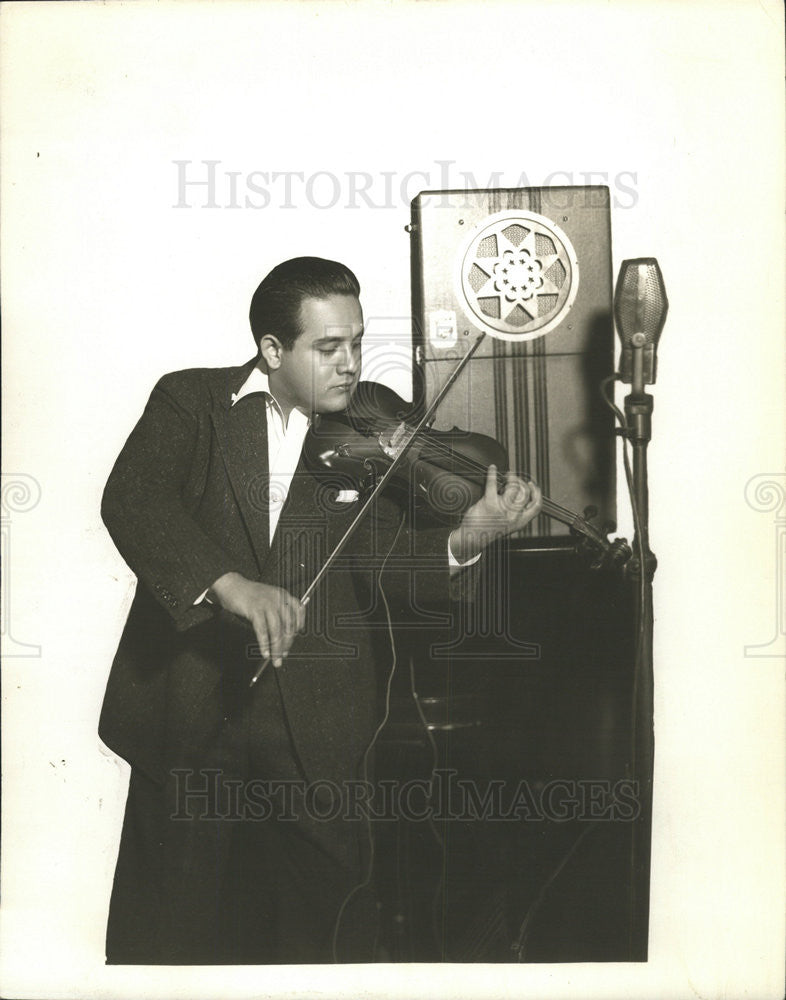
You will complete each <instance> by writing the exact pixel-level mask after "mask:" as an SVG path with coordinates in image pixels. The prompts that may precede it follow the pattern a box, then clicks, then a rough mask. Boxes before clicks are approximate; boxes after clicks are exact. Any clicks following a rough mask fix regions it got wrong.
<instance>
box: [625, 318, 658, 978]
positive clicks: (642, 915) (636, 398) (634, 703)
mask: <svg viewBox="0 0 786 1000" xmlns="http://www.w3.org/2000/svg"><path fill="white" fill-rule="evenodd" d="M637 341H638V343H637ZM632 346H633V378H632V384H631V392H630V393H629V395H627V396H626V397H625V404H624V405H625V419H626V436H627V438H628V440H629V441H630V442H631V447H632V450H633V496H632V503H633V512H634V520H635V533H634V536H633V546H632V549H633V553H632V556H631V558H630V559H629V560H628V562H627V563H626V565H625V574H626V576H627V579H628V580H629V581H630V583H631V585H632V587H633V598H634V600H633V606H634V609H635V614H634V628H635V636H636V647H635V654H634V664H633V693H632V698H631V761H630V771H631V778H632V780H633V781H634V782H636V786H637V796H638V801H639V804H640V810H639V814H638V816H637V817H636V819H635V820H634V821H633V822H632V824H631V845H630V847H631V849H630V882H629V907H630V920H629V924H628V927H629V942H628V943H629V951H630V958H631V960H633V961H646V958H647V939H648V930H649V890H650V855H651V845H652V783H653V764H654V733H653V723H652V720H653V708H654V705H653V689H654V674H653V657H652V645H653V607H652V580H653V576H654V574H655V569H656V566H657V560H656V558H655V556H654V554H653V553H652V551H651V550H650V546H649V490H648V479H647V446H648V444H649V442H650V440H651V438H652V419H651V418H652V410H653V398H652V396H651V395H650V394H649V393H647V392H645V391H644V374H643V367H644V337H643V335H642V334H640V333H637V334H634V336H633V338H632ZM639 886H640V889H639Z"/></svg>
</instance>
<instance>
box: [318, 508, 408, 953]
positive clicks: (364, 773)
mask: <svg viewBox="0 0 786 1000" xmlns="http://www.w3.org/2000/svg"><path fill="white" fill-rule="evenodd" d="M406 516H407V512H406V511H402V513H401V520H400V521H399V525H398V528H397V529H396V533H395V535H394V537H393V541H392V542H391V543H390V548H389V549H388V551H387V552H386V554H385V558H384V559H383V560H382V565H381V566H380V568H379V573H378V574H377V590H378V591H379V595H380V597H381V598H382V604H383V605H384V608H385V619H386V624H387V632H388V639H389V641H390V652H391V663H390V670H389V671H388V678H387V683H386V685H385V708H384V712H383V714H382V719H381V720H380V722H379V725H378V726H377V728H376V730H375V731H374V735H373V736H372V737H371V740H370V741H369V744H368V746H367V747H366V749H365V751H364V753H363V759H362V763H361V779H362V781H363V783H364V784H365V785H368V783H369V782H368V762H369V758H370V756H371V752H372V750H373V749H374V746H375V745H376V742H377V740H378V739H379V734H380V733H381V732H382V730H383V729H384V728H385V726H386V724H387V721H388V719H389V718H390V697H391V689H392V686H393V677H394V676H395V673H396V667H397V665H398V656H397V654H396V640H395V637H394V635H393V622H392V619H391V613H390V605H389V604H388V599H387V595H386V594H385V588H384V587H383V586H382V575H383V573H384V572H385V567H386V566H387V562H388V559H389V558H390V555H391V553H392V552H393V549H394V548H395V547H396V544H397V542H398V540H399V537H400V535H401V531H402V528H403V527H404V522H405V521H406ZM366 829H367V833H368V870H367V872H366V875H365V878H364V879H363V880H362V881H361V882H358V884H357V885H356V886H353V888H352V889H350V891H349V892H348V893H347V895H346V896H345V897H344V901H343V902H342V904H341V906H340V908H339V911H338V915H337V916H336V922H335V925H334V927H333V943H332V954H333V961H334V962H335V963H338V935H339V932H340V929H341V921H342V920H343V918H344V912H345V911H346V908H347V906H348V905H349V903H350V902H351V900H352V898H353V897H354V896H355V895H356V894H357V893H359V892H362V891H363V889H366V888H368V886H369V885H370V884H371V879H372V877H373V874H374V860H375V852H374V834H373V832H372V829H371V816H370V815H369V814H367V815H366ZM374 950H375V951H376V938H375V941H374Z"/></svg>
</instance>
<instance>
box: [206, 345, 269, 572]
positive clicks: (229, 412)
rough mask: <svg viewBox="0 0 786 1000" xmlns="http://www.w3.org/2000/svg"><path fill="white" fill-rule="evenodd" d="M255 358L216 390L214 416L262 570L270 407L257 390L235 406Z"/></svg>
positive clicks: (266, 541)
mask: <svg viewBox="0 0 786 1000" xmlns="http://www.w3.org/2000/svg"><path fill="white" fill-rule="evenodd" d="M254 364H255V361H250V362H249V363H248V364H247V365H244V366H243V368H240V369H234V370H233V377H231V378H227V379H226V380H225V381H224V382H222V384H221V386H220V387H218V388H217V389H216V390H215V391H214V405H213V409H212V411H211V419H212V421H213V427H214V428H215V432H216V439H217V441H218V445H219V448H220V450H221V456H222V459H223V462H224V467H225V469H226V472H227V476H228V478H229V481H230V483H231V486H232V492H233V493H234V496H235V501H236V503H237V507H238V510H239V511H240V515H241V517H242V519H243V522H244V524H245V527H246V531H247V532H248V541H249V544H250V546H251V549H252V551H253V553H254V558H255V560H256V563H257V568H258V570H259V572H260V573H261V572H262V569H263V567H264V564H265V561H266V559H267V556H268V553H269V550H270V542H269V532H270V528H269V524H270V521H269V512H268V500H269V498H268V455H267V409H266V402H265V396H264V395H263V394H262V393H253V394H252V395H249V396H244V397H243V399H241V400H238V402H237V404H236V405H235V406H232V405H231V403H232V394H233V392H237V391H238V390H239V389H240V387H241V386H242V385H243V383H244V382H245V380H246V379H247V378H248V376H249V374H250V373H251V370H252V368H253V367H254Z"/></svg>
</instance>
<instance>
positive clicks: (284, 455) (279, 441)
mask: <svg viewBox="0 0 786 1000" xmlns="http://www.w3.org/2000/svg"><path fill="white" fill-rule="evenodd" d="M252 392H263V393H264V394H265V403H266V412H267V461H268V470H269V473H270V485H269V497H270V500H269V510H270V539H269V541H270V542H271V544H272V542H273V536H274V535H275V533H276V526H277V525H278V520H279V518H280V517H281V511H282V510H283V509H284V504H285V503H286V499H287V496H288V494H289V488H290V486H291V485H292V477H293V476H294V474H295V469H296V468H297V464H298V462H299V461H300V452H301V451H302V450H303V441H304V440H305V437H306V433H307V432H308V428H309V426H310V425H311V421H310V420H309V418H308V417H307V416H306V415H305V413H302V412H301V411H300V410H297V409H295V410H292V411H291V412H290V414H289V420H287V421H286V422H285V421H284V414H283V412H282V410H281V407H280V406H279V405H278V403H277V402H276V400H275V399H274V398H273V396H272V394H271V392H270V383H269V381H268V377H267V375H266V374H265V372H263V371H260V370H259V368H254V369H253V371H252V372H251V374H250V375H249V376H248V378H247V379H246V381H245V382H244V383H243V385H242V386H241V387H240V390H239V391H238V392H235V393H233V394H232V406H234V405H235V404H236V403H237V402H238V401H239V400H241V399H242V398H243V397H244V396H248V395H249V394H250V393H252ZM355 499H357V497H355Z"/></svg>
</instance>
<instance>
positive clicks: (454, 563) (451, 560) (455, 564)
mask: <svg viewBox="0 0 786 1000" xmlns="http://www.w3.org/2000/svg"><path fill="white" fill-rule="evenodd" d="M482 555H483V553H482V552H478V554H477V555H476V556H473V557H472V558H471V559H467V561H466V562H459V561H458V559H456V557H455V556H454V555H453V551H452V549H451V548H450V538H448V566H449V567H450V568H451V569H463V568H464V567H465V566H474V565H475V563H476V562H477V561H478V559H480V557H481V556H482Z"/></svg>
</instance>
